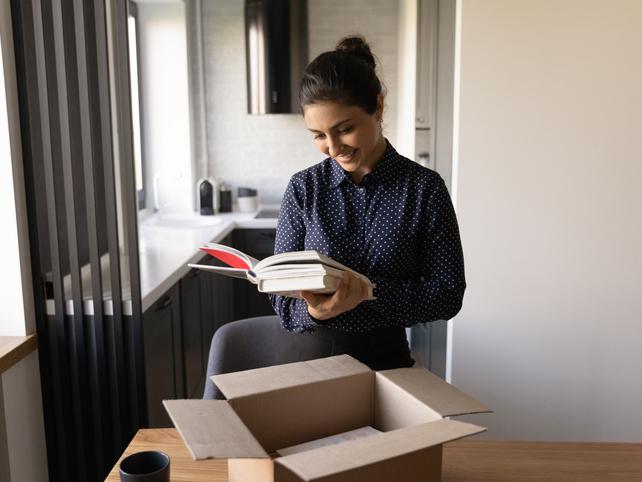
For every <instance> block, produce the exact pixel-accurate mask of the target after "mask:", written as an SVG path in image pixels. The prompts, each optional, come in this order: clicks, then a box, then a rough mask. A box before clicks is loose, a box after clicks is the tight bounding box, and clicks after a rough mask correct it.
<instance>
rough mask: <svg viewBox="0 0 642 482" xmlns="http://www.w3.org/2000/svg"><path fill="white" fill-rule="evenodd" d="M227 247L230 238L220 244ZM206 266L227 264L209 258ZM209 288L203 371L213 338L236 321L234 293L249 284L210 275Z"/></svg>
mask: <svg viewBox="0 0 642 482" xmlns="http://www.w3.org/2000/svg"><path fill="white" fill-rule="evenodd" d="M219 244H224V245H226V246H231V245H232V240H231V237H230V236H227V237H226V238H225V239H223V240H222V241H220V242H219ZM203 263H204V264H209V265H211V266H227V265H226V264H225V263H223V262H221V261H219V260H218V259H216V258H213V257H211V256H207V257H206V258H205V259H204V261H203ZM207 279H208V280H209V287H208V293H207V302H208V304H209V307H210V312H209V313H210V317H209V319H207V320H205V322H204V324H203V340H202V343H203V370H207V361H208V358H209V352H210V344H211V342H212V337H213V336H214V333H215V332H216V330H217V329H219V328H220V327H221V326H223V325H224V324H225V323H229V322H230V321H234V319H235V318H234V291H235V290H237V289H241V288H242V287H243V286H244V285H246V284H249V283H248V282H247V281H244V280H239V279H234V278H228V277H227V276H222V275H218V274H213V273H208V274H207Z"/></svg>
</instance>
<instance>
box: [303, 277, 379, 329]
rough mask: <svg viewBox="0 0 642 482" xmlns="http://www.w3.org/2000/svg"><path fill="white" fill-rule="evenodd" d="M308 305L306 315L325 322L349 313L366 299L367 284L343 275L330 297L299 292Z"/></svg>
mask: <svg viewBox="0 0 642 482" xmlns="http://www.w3.org/2000/svg"><path fill="white" fill-rule="evenodd" d="M301 296H302V297H303V299H305V301H306V302H307V303H308V313H310V315H311V316H312V317H313V318H316V319H317V320H327V319H328V318H333V317H335V316H337V315H340V314H341V313H344V312H346V311H350V310H351V309H353V308H354V307H356V306H357V305H358V304H359V303H361V302H362V301H364V300H366V299H367V298H368V285H367V283H366V282H365V281H364V280H363V279H361V278H359V277H357V276H355V275H353V274H351V273H348V272H344V273H343V277H342V278H341V282H340V283H339V286H338V287H337V290H336V291H335V292H334V293H332V294H331V295H323V294H318V293H312V292H310V291H301Z"/></svg>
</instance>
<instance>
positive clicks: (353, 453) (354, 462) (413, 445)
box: [275, 420, 486, 481]
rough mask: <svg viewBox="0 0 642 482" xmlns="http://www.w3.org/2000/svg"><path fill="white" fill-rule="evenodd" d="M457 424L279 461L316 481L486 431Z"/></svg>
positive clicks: (417, 428)
mask: <svg viewBox="0 0 642 482" xmlns="http://www.w3.org/2000/svg"><path fill="white" fill-rule="evenodd" d="M485 430H486V429H485V428H483V427H479V426H477V425H473V424H470V423H465V422H459V421H456V420H436V421H434V422H428V423H424V424H421V425H413V426H410V427H405V428H402V429H398V430H393V431H391V432H385V433H382V434H379V435H373V436H371V437H367V438H362V439H358V440H352V441H349V442H344V443H341V444H338V445H330V446H327V447H321V448H317V449H313V450H309V451H307V452H301V453H297V454H293V455H288V456H285V457H281V458H278V459H276V460H275V463H276V464H280V465H283V466H284V467H286V468H287V469H289V470H290V471H292V472H293V473H295V474H296V475H297V477H299V478H300V479H301V480H304V481H314V480H319V479H323V478H324V477H329V476H332V475H335V474H338V473H341V472H344V471H348V470H353V469H357V468H359V467H364V466H366V465H370V464H374V463H377V462H382V461H384V460H389V459H392V458H395V457H399V456H403V455H406V454H410V453H413V452H416V451H418V450H423V449H426V448H429V447H433V446H435V445H440V444H443V443H446V442H450V441H452V440H457V439H460V438H463V437H467V436H469V435H473V434H476V433H480V432H483V431H485Z"/></svg>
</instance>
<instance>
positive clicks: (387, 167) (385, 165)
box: [330, 139, 399, 188]
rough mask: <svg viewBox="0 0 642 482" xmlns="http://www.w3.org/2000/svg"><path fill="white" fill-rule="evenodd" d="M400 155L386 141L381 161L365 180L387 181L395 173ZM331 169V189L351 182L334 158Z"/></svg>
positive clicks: (331, 160)
mask: <svg viewBox="0 0 642 482" xmlns="http://www.w3.org/2000/svg"><path fill="white" fill-rule="evenodd" d="M398 155H399V154H398V153H397V150H396V149H395V148H394V147H392V144H390V142H389V141H388V139H386V150H385V151H384V153H383V156H382V158H381V160H380V161H379V162H378V163H377V165H376V166H375V168H374V169H373V170H372V172H369V173H368V174H366V175H365V176H364V180H365V179H366V178H368V179H372V180H373V181H374V180H376V181H383V180H385V179H386V178H387V177H388V176H389V175H390V174H391V173H392V172H393V171H394V162H395V159H396V158H397V156H398ZM330 169H331V172H330V187H331V188H335V187H337V186H339V185H340V184H341V183H342V182H343V181H348V182H349V181H350V178H349V177H348V174H347V173H346V171H344V170H343V168H342V167H341V166H340V165H339V163H338V162H337V161H335V160H334V159H333V158H330ZM369 182H370V181H369Z"/></svg>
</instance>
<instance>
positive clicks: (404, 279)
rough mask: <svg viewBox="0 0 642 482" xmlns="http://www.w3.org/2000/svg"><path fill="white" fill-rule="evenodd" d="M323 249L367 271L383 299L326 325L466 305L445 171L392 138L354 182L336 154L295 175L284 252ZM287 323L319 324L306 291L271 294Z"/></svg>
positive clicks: (282, 229) (402, 319)
mask: <svg viewBox="0 0 642 482" xmlns="http://www.w3.org/2000/svg"><path fill="white" fill-rule="evenodd" d="M307 249H314V250H317V251H319V252H320V253H323V254H326V255H328V256H330V257H331V258H333V259H335V260H337V261H339V262H340V263H343V264H345V265H346V266H349V267H350V268H352V269H354V270H356V271H358V272H360V273H363V274H365V275H366V276H367V277H368V278H370V280H371V281H372V282H373V283H375V284H376V285H377V287H376V288H375V290H374V295H375V296H376V297H377V299H376V300H368V301H363V302H362V303H361V304H359V305H358V306H357V307H356V308H354V309H353V310H350V311H347V312H345V313H342V314H340V315H339V316H336V317H334V318H331V319H329V320H324V321H323V322H321V323H323V324H324V325H325V326H327V327H329V328H332V329H336V330H340V331H348V332H368V331H371V330H374V329H377V328H383V327H391V326H404V327H409V326H412V325H414V324H416V323H421V322H428V321H434V320H447V319H450V318H452V317H453V316H455V315H456V314H457V313H458V312H459V310H460V309H461V305H462V299H463V296H464V290H465V289H466V282H465V279H464V260H463V254H462V248H461V241H460V238H459V228H458V226H457V219H456V217H455V211H454V209H453V206H452V203H451V201H450V196H449V194H448V190H447V189H446V185H445V183H444V181H443V180H442V178H441V177H440V176H439V174H437V173H436V172H435V171H432V170H430V169H426V168H425V167H422V166H420V165H419V164H417V163H415V162H412V161H411V160H409V159H407V158H405V157H403V156H401V155H400V154H398V153H397V151H396V150H395V149H394V148H393V147H392V146H391V145H390V143H388V146H387V149H386V152H385V154H384V156H383V158H382V159H381V161H380V162H379V163H378V164H377V165H376V166H375V168H374V169H373V170H372V172H370V173H369V174H366V175H365V176H364V178H363V179H362V182H361V184H359V185H356V184H354V183H353V182H352V181H351V179H350V177H349V176H348V174H347V173H346V172H345V171H344V170H343V169H342V168H341V166H340V165H339V164H338V163H337V162H336V161H335V160H334V159H332V158H327V159H325V160H324V161H322V162H320V163H319V164H316V165H314V166H312V167H310V168H308V169H305V170H303V171H300V172H298V173H296V174H295V175H294V176H292V179H291V180H290V182H289V184H288V187H287V189H286V191H285V194H284V195H283V201H282V204H281V211H280V213H279V221H278V225H277V230H276V242H275V250H274V251H275V254H276V253H283V252H288V251H301V250H307ZM270 301H271V303H272V305H273V307H274V310H275V311H276V313H277V314H278V315H279V316H280V317H281V320H282V321H283V326H284V327H285V328H286V329H287V330H289V331H294V332H304V331H314V329H315V327H316V326H318V325H317V322H316V321H315V319H314V318H312V317H311V316H310V315H309V313H308V309H307V304H306V301H305V300H302V299H295V298H287V297H283V296H276V295H270Z"/></svg>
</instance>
